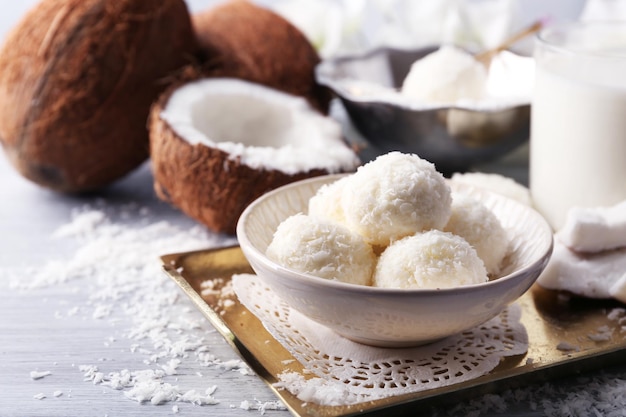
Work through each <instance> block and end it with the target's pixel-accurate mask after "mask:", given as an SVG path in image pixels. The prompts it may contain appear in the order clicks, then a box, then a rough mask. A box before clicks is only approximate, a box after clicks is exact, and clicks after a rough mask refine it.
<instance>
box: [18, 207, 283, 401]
mask: <svg viewBox="0 0 626 417" xmlns="http://www.w3.org/2000/svg"><path fill="white" fill-rule="evenodd" d="M138 214H139V217H140V219H142V218H143V217H144V216H148V215H149V214H148V213H147V212H146V211H145V210H143V209H142V208H141V207H138V206H135V205H128V206H123V207H121V208H120V209H118V210H117V211H116V210H115V209H114V208H111V207H108V206H106V204H100V205H99V206H98V207H90V206H85V207H82V208H80V209H79V210H76V211H74V213H73V220H72V221H71V222H70V223H69V224H66V225H63V226H61V227H60V228H59V229H57V232H56V233H55V234H54V238H55V239H72V238H73V239H77V240H79V241H80V244H81V245H80V247H79V248H78V249H77V251H76V252H75V253H74V255H73V256H71V257H70V258H69V259H67V260H65V261H51V262H50V263H49V264H47V265H44V266H43V267H42V268H40V269H39V270H37V271H34V272H35V276H34V278H33V281H31V282H29V281H27V280H21V281H17V276H16V281H15V283H14V285H13V288H15V289H19V290H22V291H29V290H34V289H40V288H46V287H49V286H56V285H78V286H81V287H83V286H84V287H85V288H87V292H86V294H88V296H87V297H86V298H85V302H84V305H80V306H74V307H72V308H70V311H71V312H72V314H71V315H70V314H68V315H67V316H63V315H60V316H59V318H60V319H63V318H66V317H70V316H71V317H73V318H79V319H80V318H82V319H83V320H92V321H94V322H102V321H108V322H109V323H110V324H112V325H113V328H114V331H115V332H116V333H114V334H111V335H109V336H108V337H105V346H106V347H113V346H114V345H124V344H127V345H128V349H127V350H126V351H127V352H128V353H129V354H131V355H135V356H138V357H137V359H138V361H137V360H136V361H135V362H137V363H138V364H139V366H138V368H137V369H134V370H132V369H121V370H120V369H114V368H113V369H111V365H108V363H107V359H106V358H104V357H101V358H99V359H94V361H97V362H98V365H94V364H88V363H87V364H81V365H80V366H78V370H79V371H80V372H81V373H82V376H83V380H84V381H85V382H87V383H90V384H93V385H97V386H102V387H108V388H110V389H112V390H119V391H122V392H123V395H124V397H126V398H128V399H130V400H133V401H137V402H139V403H146V404H148V403H149V404H153V405H160V404H164V403H167V402H177V403H178V402H186V403H191V404H195V405H217V404H219V403H220V400H219V399H217V398H215V397H214V395H213V394H214V393H215V392H216V390H217V385H214V384H210V385H209V386H208V388H206V386H207V383H208V382H209V381H208V378H204V380H202V379H200V376H198V375H197V373H196V372H192V375H180V372H181V370H182V369H183V368H185V369H184V371H183V372H188V371H187V370H188V369H196V368H197V367H198V366H201V367H203V368H208V369H207V372H206V374H210V373H211V372H212V373H214V374H216V375H217V376H218V377H219V375H223V374H224V373H225V372H234V373H237V374H238V375H244V376H245V375H254V373H253V372H252V371H251V369H250V368H249V367H248V365H247V364H246V363H245V362H243V361H241V360H239V359H230V358H225V359H222V358H220V357H219V356H218V355H216V354H214V353H211V352H209V349H208V346H207V345H206V339H205V337H206V331H207V330H208V331H211V329H206V327H208V324H207V322H206V320H205V319H204V318H203V317H202V316H201V314H200V313H199V312H198V311H197V310H196V309H192V308H189V307H188V306H187V305H184V303H181V302H180V300H184V298H182V297H181V296H180V293H179V288H178V287H176V286H175V285H174V284H173V283H172V282H171V281H169V280H168V279H167V278H166V277H165V275H164V274H163V273H162V271H161V270H160V265H159V263H158V256H159V255H162V254H164V253H173V252H182V251H187V250H196V249H199V248H205V247H210V246H215V245H216V244H217V243H221V241H220V240H219V239H221V240H223V238H218V237H215V236H214V235H212V234H210V233H208V232H206V231H205V229H204V228H202V227H200V226H197V227H192V228H191V229H183V228H179V227H176V226H174V225H172V224H170V223H168V222H165V221H156V222H152V221H149V219H144V220H148V221H143V222H142V221H139V222H133V225H132V226H130V225H128V224H126V220H133V219H135V217H137V215H138ZM146 260H148V261H146ZM50 265H53V267H50ZM22 272H23V271H22ZM18 275H19V273H18ZM59 276H60V277H61V278H60V279H59ZM86 278H88V279H86ZM32 282H35V285H33V284H32ZM222 291H223V292H224V293H226V294H227V293H228V292H229V291H231V292H232V289H230V290H229V288H228V286H225V287H224V288H222ZM76 316H78V317H76ZM81 316H82V317H81ZM120 322H123V323H129V327H128V328H123V329H117V328H115V327H116V326H115V325H116V324H117V323H120ZM229 351H230V349H229ZM104 368H109V369H104ZM209 371H210V372H209ZM50 374H51V373H50V372H49V371H41V372H40V371H32V372H31V373H30V376H31V377H32V378H33V379H40V378H43V377H45V376H47V375H50ZM201 375H204V374H202V373H201ZM179 376H180V377H182V378H181V379H180V380H179ZM191 376H192V377H194V378H198V380H197V381H195V382H194V381H190V377H191ZM182 381H184V382H185V384H181V382H182ZM202 385H204V386H205V388H203V389H201V390H198V389H195V387H198V386H202ZM186 386H193V387H194V388H186ZM58 392H59V394H55V397H56V396H60V395H62V392H61V391H58ZM103 392H106V391H103ZM45 397H46V395H45V394H43V393H42V394H38V395H37V396H35V398H37V399H43V398H45ZM67 397H68V398H69V397H70V395H68V396H67ZM255 409H259V410H261V409H264V407H262V406H257V407H256V408H255ZM276 409H279V408H276Z"/></svg>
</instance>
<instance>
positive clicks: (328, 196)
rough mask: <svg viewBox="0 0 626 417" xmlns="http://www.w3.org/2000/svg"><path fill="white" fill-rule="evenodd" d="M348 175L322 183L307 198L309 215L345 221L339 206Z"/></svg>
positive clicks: (338, 221) (340, 221)
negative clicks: (311, 195) (315, 191)
mask: <svg viewBox="0 0 626 417" xmlns="http://www.w3.org/2000/svg"><path fill="white" fill-rule="evenodd" d="M348 179H349V177H343V178H342V179H340V180H338V181H335V182H332V183H330V184H325V185H323V186H322V187H321V188H320V189H319V190H317V193H315V195H314V196H313V197H311V198H310V199H309V216H313V217H319V218H322V219H326V220H330V221H334V222H337V223H345V216H344V214H343V209H342V208H341V196H342V195H343V192H344V190H345V185H346V183H347V182H348Z"/></svg>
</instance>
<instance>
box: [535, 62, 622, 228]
mask: <svg viewBox="0 0 626 417" xmlns="http://www.w3.org/2000/svg"><path fill="white" fill-rule="evenodd" d="M535 77H536V79H535V91H534V96H533V105H532V119H531V120H532V127H531V138H532V143H531V156H530V158H531V170H530V183H531V192H532V196H533V200H534V204H535V206H536V208H537V209H538V210H539V211H540V212H541V213H542V214H543V215H544V216H545V217H546V219H547V220H548V221H549V222H550V224H551V225H552V227H553V228H555V230H558V229H559V228H561V226H562V225H563V223H564V221H565V214H566V212H567V210H568V209H569V208H570V207H573V206H582V207H594V206H606V205H613V204H616V203H618V202H620V201H622V200H625V199H626V86H619V87H609V86H603V85H599V84H597V83H596V84H594V83H593V80H592V81H591V82H585V81H584V80H572V79H568V78H565V77H564V76H562V75H557V74H555V73H551V72H550V70H549V69H546V68H544V67H539V68H537V70H536V73H535ZM624 77H626V73H625V75H624Z"/></svg>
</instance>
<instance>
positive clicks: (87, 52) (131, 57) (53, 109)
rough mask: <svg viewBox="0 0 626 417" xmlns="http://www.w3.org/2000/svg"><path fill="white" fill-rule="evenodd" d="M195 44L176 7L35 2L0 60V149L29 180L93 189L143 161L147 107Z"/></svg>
mask: <svg viewBox="0 0 626 417" xmlns="http://www.w3.org/2000/svg"><path fill="white" fill-rule="evenodd" d="M196 52H197V44H196V41H195V37H194V34H193V30H192V28H191V21H190V16H189V12H188V10H187V6H186V4H185V2H184V1H183V0H161V1H158V2H154V1H152V0H43V1H42V2H40V3H39V4H38V5H37V6H36V7H34V8H33V9H32V10H30V11H29V12H28V13H27V14H26V15H25V17H24V18H23V19H22V21H21V22H20V23H19V24H18V25H17V26H16V27H15V28H14V29H13V31H12V32H10V33H9V34H8V36H7V38H6V41H5V44H4V46H3V49H2V50H1V51H0V141H1V142H2V145H3V146H4V149H5V151H6V153H7V155H8V158H9V160H10V161H11V162H12V163H13V165H14V166H15V167H16V168H17V170H18V171H19V172H20V173H22V174H23V175H24V176H25V177H27V178H29V179H30V180H32V181H34V182H36V183H38V184H40V185H43V186H46V187H49V188H52V189H55V190H59V191H64V192H80V191H87V190H93V189H97V188H99V187H102V186H104V185H107V184H109V183H111V182H112V181H114V180H116V179H118V178H120V177H122V176H123V175H125V174H126V173H128V172H129V171H131V170H133V169H134V168H136V167H137V166H138V165H140V164H141V163H142V162H143V161H144V160H145V159H146V158H147V157H148V154H149V139H148V132H147V128H146V123H147V117H148V114H149V109H150V106H151V104H152V102H153V101H154V100H155V99H156V98H157V97H158V95H159V93H160V92H162V91H163V90H164V88H165V87H166V86H167V77H168V76H169V74H171V73H172V72H173V71H175V70H177V69H178V68H180V67H182V66H183V65H185V64H186V63H188V62H189V61H191V60H192V57H193V56H194V54H195V53H196Z"/></svg>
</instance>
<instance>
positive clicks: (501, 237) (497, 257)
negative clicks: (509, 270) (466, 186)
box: [444, 194, 509, 275]
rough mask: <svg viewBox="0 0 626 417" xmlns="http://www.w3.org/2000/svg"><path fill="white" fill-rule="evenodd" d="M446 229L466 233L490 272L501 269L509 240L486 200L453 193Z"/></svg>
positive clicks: (458, 233)
mask: <svg viewBox="0 0 626 417" xmlns="http://www.w3.org/2000/svg"><path fill="white" fill-rule="evenodd" d="M444 230H445V231H446V232H450V233H453V234H455V235H458V236H461V237H463V238H464V239H465V240H466V241H467V242H468V243H469V244H470V245H472V246H473V247H474V249H476V253H477V254H478V256H479V257H480V258H481V259H482V260H483V262H484V264H485V268H486V269H487V273H489V274H492V275H495V274H497V273H498V272H500V265H501V264H502V260H503V259H504V257H505V255H506V253H507V251H508V247H509V241H508V238H507V235H506V231H505V230H504V228H503V227H502V224H500V220H498V218H497V217H496V216H495V214H493V212H492V211H491V210H489V209H488V208H487V207H485V205H484V204H483V203H481V202H480V201H478V200H477V199H475V198H472V197H470V196H467V195H464V194H454V195H453V199H452V215H451V216H450V220H448V224H447V225H446V226H445V227H444Z"/></svg>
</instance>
